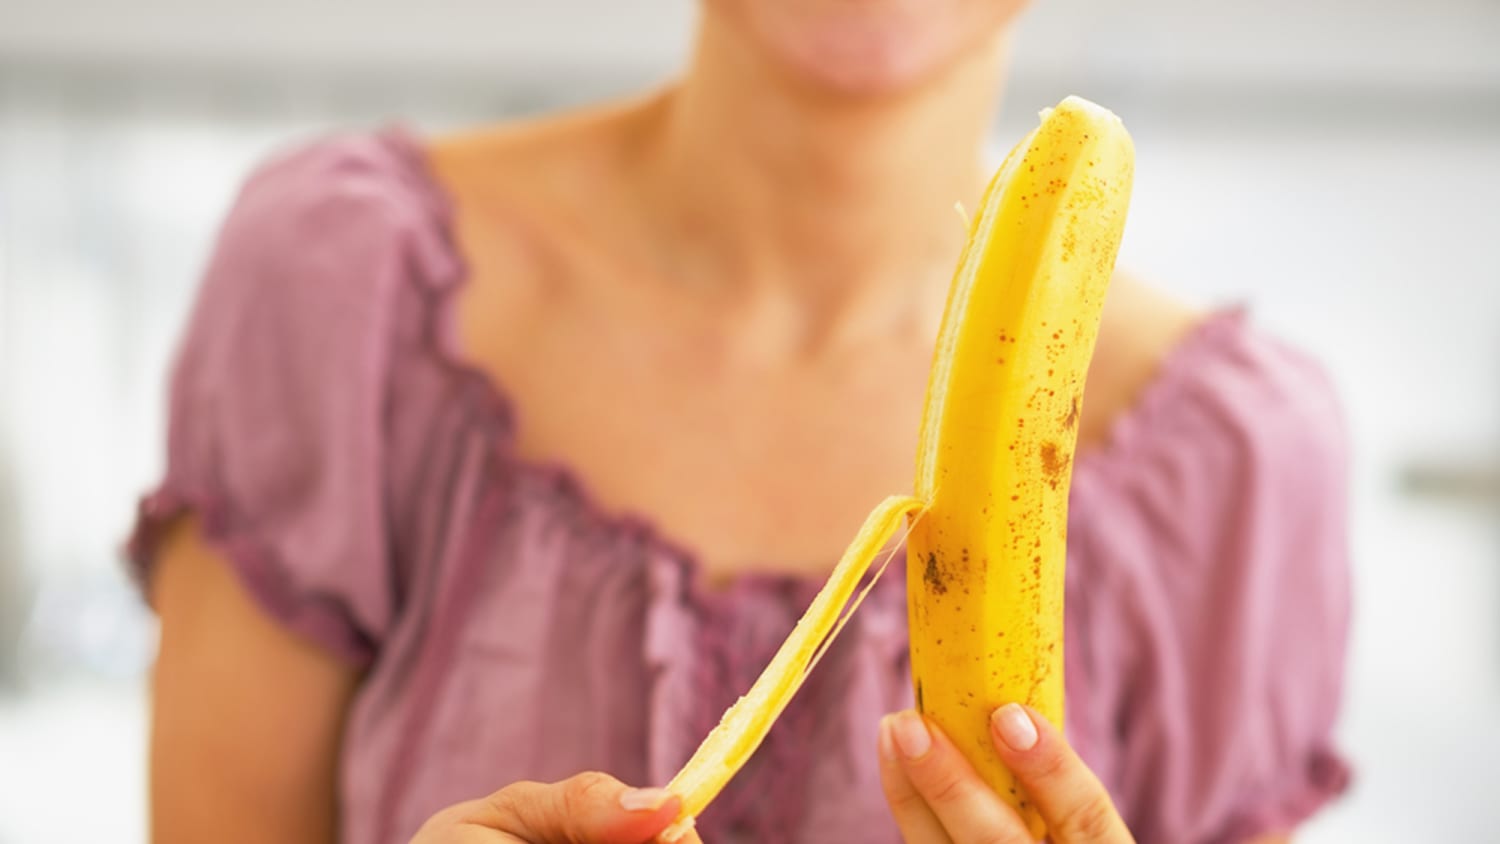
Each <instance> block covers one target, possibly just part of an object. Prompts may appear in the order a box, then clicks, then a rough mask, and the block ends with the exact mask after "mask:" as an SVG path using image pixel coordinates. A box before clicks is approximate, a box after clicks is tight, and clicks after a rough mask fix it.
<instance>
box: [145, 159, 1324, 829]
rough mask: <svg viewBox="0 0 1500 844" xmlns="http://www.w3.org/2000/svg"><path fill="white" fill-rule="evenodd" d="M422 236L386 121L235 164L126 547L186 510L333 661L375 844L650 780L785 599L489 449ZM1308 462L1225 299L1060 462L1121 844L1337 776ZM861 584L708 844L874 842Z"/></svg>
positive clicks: (1279, 821)
mask: <svg viewBox="0 0 1500 844" xmlns="http://www.w3.org/2000/svg"><path fill="white" fill-rule="evenodd" d="M451 217H452V211H451V209H450V207H449V204H448V201H447V199H446V198H445V196H444V194H443V193H442V191H441V189H440V187H439V186H438V184H437V183H435V182H434V181H433V178H432V176H431V175H430V173H429V172H428V170H427V169H426V162H425V158H424V152H423V150H422V149H421V147H420V146H419V145H418V144H417V143H415V142H414V141H413V140H412V139H410V138H409V137H408V136H406V135H403V134H401V133H399V132H386V133H381V134H373V135H360V136H352V137H344V138H340V139H335V140H328V141H324V142H321V143H318V144H314V145H312V146H309V147H306V148H303V149H301V150H299V151H296V152H293V153H290V154H287V155H284V156H282V157H279V158H277V159H276V160H274V161H272V162H271V163H269V164H268V165H266V166H264V167H263V168H261V169H260V170H259V171H258V172H257V173H256V174H255V175H254V176H252V177H251V178H250V180H249V182H248V184H247V185H246V186H245V188H244V190H243V192H242V194H241V196H240V197H239V199H238V201H237V203H236V205H235V207H234V209H233V211H232V212H231V213H230V215H229V218H228V221H227V222H226V224H225V226H224V228H223V232H222V235H221V237H220V239H219V241H218V245H217V248H216V251H215V254H214V257H213V259H212V261H211V263H210V265H209V267H208V270H207V273H206V278H205V280H204V283H203V287H202V290H201V293H200V295H199V298H198V301H197V304H196V308H195V310H194V312H193V316H192V320H191V323H190V325H189V327H188V331H187V335H186V338H185V342H184V345H183V347H182V349H181V353H180V357H179V359H178V363H177V367H176V370H175V373H174V377H173V382H172V394H171V395H172V398H171V410H170V445H169V450H168V468H167V472H166V477H165V478H164V479H163V481H162V482H161V485H160V486H159V487H158V488H157V490H156V491H155V492H154V493H152V494H151V495H150V496H148V497H147V498H146V499H145V500H144V501H143V503H142V505H141V511H140V517H139V521H138V523H137V526H136V530H135V534H134V536H133V538H132V541H131V545H130V548H131V557H132V559H133V562H134V565H135V566H136V567H137V573H138V574H139V575H140V576H141V577H142V578H143V579H144V578H148V577H149V576H150V573H151V564H152V558H153V551H154V547H155V545H156V544H157V540H158V538H159V536H160V534H161V532H162V528H163V527H164V526H165V525H166V524H167V522H168V521H169V520H170V519H171V518H172V517H174V516H175V515H176V514H179V513H181V512H184V511H186V510H192V511H195V512H196V513H198V514H199V516H200V517H201V519H202V520H203V524H204V528H205V531H206V534H207V536H208V537H209V539H210V541H211V542H213V543H214V544H216V546H217V547H218V548H219V549H221V551H222V552H223V553H224V554H225V555H226V557H227V558H228V559H229V561H230V563H231V565H232V566H233V567H234V570H235V573H236V574H237V575H238V577H239V579H240V581H241V583H242V584H243V585H244V587H245V588H246V589H247V590H248V591H249V593H250V594H251V595H252V596H253V598H254V600H255V601H256V602H258V603H259V605H260V606H261V607H262V608H263V609H264V610H265V611H266V612H267V613H268V614H270V615H271V616H272V617H274V618H275V619H276V620H278V621H279V622H280V623H281V624H283V625H285V626H286V627H287V628H288V629H290V630H292V631H294V632H295V633H297V634H300V635H301V636H303V637H305V638H306V639H308V640H311V641H312V642H315V643H317V644H318V645H320V646H322V647H324V648H326V649H327V650H328V651H329V652H330V653H332V654H334V655H335V656H337V657H338V658H339V659H341V660H344V661H346V662H347V663H349V664H350V665H353V666H357V667H358V668H360V669H361V670H363V671H364V680H363V683H362V684H361V686H360V688H359V691H358V693H357V696H356V698H355V701H354V704H353V711H352V713H351V717H350V719H349V721H348V725H347V728H346V729H347V732H346V735H345V740H344V743H343V751H342V752H343V759H342V764H341V766H340V783H339V791H340V795H341V806H340V812H341V818H342V837H343V840H345V841H349V842H361V843H362V842H382V843H383V842H398V841H405V840H407V839H408V838H409V837H410V836H411V835H412V833H413V832H414V831H415V830H416V829H417V827H418V826H419V825H420V824H421V823H422V822H423V820H424V819H425V818H426V817H427V816H428V815H429V814H430V813H432V812H434V811H435V810H437V809H439V808H441V807H443V806H445V805H448V804H451V803H454V802H458V801H461V800H466V799H471V798H474V797H477V796H480V795H483V794H486V793H488V792H490V791H492V790H494V789H496V788H498V787H500V786H502V785H504V784H506V783H509V782H512V781H514V780H520V779H534V780H552V779H557V778H561V777H565V776H568V775H571V774H573V773H576V772H578V771H581V770H585V769H598V770H603V771H608V772H610V773H612V774H614V775H616V776H618V777H620V778H621V779H623V780H625V781H627V782H630V783H634V784H640V785H650V784H662V783H665V782H666V781H667V780H668V779H669V778H670V777H671V775H672V773H673V772H674V771H675V770H676V768H677V767H678V765H679V764H681V763H682V762H683V761H685V760H686V759H687V757H688V756H689V754H690V753H691V752H692V750H693V749H694V747H695V746H696V745H697V742H698V741H699V740H700V739H701V738H702V737H703V736H704V735H705V734H706V733H707V732H708V730H709V728H710V727H712V726H713V725H714V724H715V723H716V722H717V720H718V717H719V715H720V714H721V713H722V712H723V710H724V709H725V707H727V706H728V705H729V704H730V703H732V702H733V701H734V700H735V698H736V697H737V696H738V695H739V694H741V693H742V692H743V691H744V690H745V689H746V688H748V687H749V685H750V683H751V681H752V680H753V679H754V677H755V676H756V674H757V673H758V672H759V670H760V668H761V667H762V666H763V665H764V664H765V663H766V661H767V660H768V659H769V657H770V655H771V653H772V652H773V651H774V650H775V648H776V646H777V645H778V644H779V643H780V642H781V640H782V638H783V637H784V636H785V635H786V633H787V632H788V631H789V630H790V629H791V626H792V624H793V623H794V621H795V620H796V619H797V617H798V616H799V615H800V613H801V611H802V609H803V608H804V607H805V606H806V604H807V602H808V600H809V599H810V598H811V596H812V594H813V593H814V592H815V591H816V589H817V587H818V585H819V584H818V583H817V582H814V581H812V580H809V579H805V578H796V577H790V576H786V577H777V576H746V577H741V578H739V579H738V580H737V581H735V582H734V583H733V585H732V586H731V587H729V588H727V589H725V590H723V591H712V590H710V589H708V588H706V587H705V586H704V585H703V584H702V582H701V579H700V577H699V576H698V566H697V564H696V562H695V561H694V559H693V556H692V554H691V553H690V552H689V551H686V550H684V549H683V548H681V547H680V546H677V545H674V544H673V543H672V542H671V541H670V539H668V538H665V537H662V536H660V535H659V534H658V533H656V532H655V531H654V530H653V529H652V527H651V525H650V523H649V522H647V521H645V520H644V519H641V518H637V517H633V516H621V515H618V514H612V513H605V512H601V510H600V508H599V507H598V506H596V505H595V504H594V503H593V502H592V501H591V500H590V498H589V494H588V491H587V490H586V489H584V488H583V487H582V486H581V485H580V483H579V481H578V479H577V478H575V477H574V476H573V475H572V474H570V472H569V471H568V469H566V468H565V467H561V466H552V465H538V464H536V463H535V462H531V461H527V460H524V459H522V458H520V457H518V456H517V455H516V454H515V452H514V450H513V438H514V434H515V430H516V425H517V413H516V410H515V408H513V407H512V406H511V405H510V404H509V402H508V400H507V399H506V397H505V396H504V394H503V392H502V391H501V390H500V389H498V388H497V386H496V385H495V384H494V383H492V382H491V381H490V380H488V379H487V378H486V376H485V375H483V374H482V373H481V372H479V371H478V370H477V369H475V368H473V367H471V366H469V365H467V364H466V363H464V362H463V361H462V360H461V359H460V358H459V357H458V355H457V345H456V343H455V339H454V338H455V332H454V328H453V313H452V307H453V301H454V294H455V292H456V291H457V290H458V289H459V287H460V286H461V285H462V284H463V282H464V277H465V276H464V273H465V271H464V266H463V262H462V259H461V258H460V256H459V255H458V253H457V251H456V249H455V245H454V239H453V232H452V228H451V225H452V219H451ZM522 412H523V413H524V408H522ZM1343 441H1344V438H1343V432H1342V428H1341V421H1340V415H1339V410H1338V408H1337V406H1336V404H1335V402H1334V399H1333V398H1332V396H1331V391H1330V389H1329V385H1328V383H1327V382H1326V381H1325V379H1324V376H1323V375H1322V373H1321V372H1320V371H1319V369H1318V368H1317V367H1316V366H1315V365H1314V364H1313V363H1311V362H1310V361H1309V360H1308V359H1307V358H1305V357H1303V356H1302V355H1301V354H1299V353H1297V352H1295V351H1293V350H1291V349H1289V348H1287V347H1286V346H1284V345H1282V344H1280V343H1277V342H1275V341H1273V340H1271V339H1270V338H1268V337H1266V336H1265V335H1264V334H1261V333H1259V332H1258V331H1257V330H1255V329H1254V328H1252V327H1251V326H1250V325H1249V324H1247V321H1246V319H1245V317H1244V316H1243V315H1242V314H1241V313H1239V312H1226V313H1222V314H1219V315H1217V316H1215V317H1213V318H1211V319H1209V320H1208V321H1207V322H1205V323H1204V324H1203V325H1202V326H1201V327H1200V328H1198V329H1197V330H1196V331H1195V332H1194V333H1193V334H1192V335H1191V336H1190V337H1189V338H1188V339H1187V340H1186V341H1184V342H1183V343H1182V344H1181V345H1180V347H1179V348H1177V349H1176V350H1175V351H1174V352H1173V353H1172V354H1171V356H1170V357H1169V359H1168V360H1167V361H1166V363H1165V365H1164V366H1163V367H1162V370H1161V372H1160V374H1159V375H1158V377H1157V378H1156V381H1155V382H1154V384H1153V385H1152V386H1151V387H1150V388H1149V389H1148V390H1147V392H1146V394H1145V395H1144V397H1143V398H1142V399H1141V400H1140V401H1139V403H1138V406H1137V407H1136V408H1134V409H1133V410H1132V411H1131V412H1130V413H1129V415H1127V416H1126V417H1125V418H1124V419H1122V420H1121V421H1120V422H1119V423H1118V424H1117V426H1116V427H1115V429H1114V431H1113V434H1112V437H1111V439H1110V441H1109V443H1108V444H1107V445H1106V446H1105V447H1101V448H1099V449H1096V450H1094V451H1092V452H1088V453H1085V454H1083V455H1081V456H1080V458H1079V460H1078V464H1077V468H1076V474H1075V478H1074V482H1073V493H1072V519H1071V525H1070V532H1071V536H1070V538H1071V541H1070V543H1069V549H1068V550H1069V559H1068V573H1067V624H1066V635H1067V648H1068V660H1067V693H1068V701H1069V708H1068V732H1069V735H1070V736H1071V738H1072V740H1073V742H1074V743H1075V745H1076V746H1077V747H1078V749H1079V751H1080V752H1081V753H1082V754H1083V756H1084V757H1085V758H1086V759H1087V760H1088V762H1089V763H1090V764H1091V765H1092V766H1093V768H1094V769H1095V771H1097V772H1098V774H1099V776H1100V777H1101V779H1102V780H1103V781H1104V782H1105V783H1106V784H1108V786H1109V787H1110V790H1111V791H1112V792H1113V794H1114V796H1115V799H1116V800H1117V802H1118V804H1119V806H1120V808H1121V810H1122V812H1123V814H1124V816H1125V818H1126V820H1127V821H1128V822H1129V824H1130V826H1131V828H1132V829H1133V830H1134V831H1135V833H1136V835H1137V836H1138V837H1139V839H1140V840H1141V841H1142V842H1143V844H1145V842H1182V843H1183V844H1210V842H1238V841H1243V840H1245V839H1246V838H1249V837H1253V836H1254V835H1256V834H1259V833H1264V832H1268V831H1275V830H1280V829H1285V828H1287V827H1289V826H1291V825H1294V824H1296V823H1297V822H1298V821H1300V820H1302V819H1303V818H1305V817H1306V816H1307V815H1309V814H1311V813H1312V812H1313V811H1314V810H1315V809H1316V808H1317V807H1318V806H1320V805H1321V804H1322V803H1324V802H1325V801H1327V800H1328V799H1330V798H1331V797H1333V796H1335V795H1337V794H1338V793H1339V792H1340V791H1342V790H1343V789H1344V787H1345V784H1346V783H1347V781H1348V774H1347V769H1346V767H1345V765H1344V763H1343V762H1342V761H1341V760H1340V758H1339V757H1338V756H1337V755H1336V754H1335V752H1334V750H1333V749H1332V745H1331V732H1332V729H1333V725H1334V720H1335V714H1336V711H1337V709H1338V704H1339V696H1340V690H1341V686H1342V675H1343V663H1344V648H1345V634H1346V628H1347V625H1348V617H1349V583H1348V563H1347V549H1346V538H1345V488H1344V486H1345V454H1344V450H1343ZM830 562H831V561H830ZM893 575H894V576H889V577H886V578H885V579H884V580H882V582H881V583H880V584H879V586H878V587H877V588H876V590H875V592H874V593H872V595H871V597H870V599H869V600H867V601H866V603H865V604H864V606H863V608H862V609H861V610H860V612H859V614H858V615H857V616H856V617H855V619H854V621H853V622H852V623H851V624H850V625H849V627H848V628H847V629H846V631H845V633H844V634H843V637H842V638H841V639H840V640H839V642H838V644H837V646H836V647H835V648H834V649H833V650H832V652H831V653H830V654H829V655H828V657H827V658H826V659H824V660H823V662H822V663H821V664H820V666H819V668H818V670H817V672H815V673H814V675H813V676H812V678H811V680H810V682H809V683H808V684H807V686H806V687H805V688H804V690H803V692H802V694H801V695H799V697H798V698H797V699H796V700H795V701H794V702H793V704H792V706H791V707H790V708H789V709H788V711H787V713H786V716H785V717H784V718H783V719H782V720H781V721H779V722H778V723H777V725H776V727H775V729H774V730H773V731H772V733H771V735H770V737H769V739H768V740H767V742H766V744H765V745H764V746H763V748H762V749H761V750H760V752H759V753H757V755H756V756H755V758H754V759H753V760H752V761H751V763H750V765H749V766H748V768H747V769H746V770H745V771H744V772H743V773H742V774H741V775H740V776H739V777H737V778H736V779H735V780H734V782H733V783H732V784H731V785H730V787H729V788H728V790H727V791H726V792H725V793H724V795H723V796H722V797H721V798H720V799H719V800H718V801H717V802H716V803H715V804H714V805H713V806H712V807H711V808H710V810H709V811H708V812H707V813H706V814H705V815H704V817H703V818H701V819H700V828H701V829H702V831H703V834H704V838H705V840H706V841H708V842H710V844H732V842H741V841H758V842H819V843H820V844H822V843H823V842H828V844H835V843H836V842H849V844H879V842H893V841H897V840H899V838H898V836H897V833H896V831H895V827H894V824H893V823H892V822H891V820H890V819H889V814H888V812H887V810H886V807H885V805H884V801H883V800H882V798H881V792H880V787H879V783H878V779H877V772H876V751H875V733H876V722H877V720H878V718H879V717H880V715H881V714H883V713H885V712H890V711H894V710H896V709H899V708H901V707H904V706H909V705H910V704H911V692H910V688H909V686H908V674H907V671H908V666H907V654H906V617H905V607H904V600H905V599H904V592H903V579H902V578H901V577H900V576H899V572H893ZM226 656H232V655H226Z"/></svg>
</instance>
